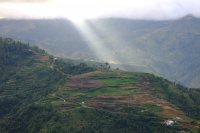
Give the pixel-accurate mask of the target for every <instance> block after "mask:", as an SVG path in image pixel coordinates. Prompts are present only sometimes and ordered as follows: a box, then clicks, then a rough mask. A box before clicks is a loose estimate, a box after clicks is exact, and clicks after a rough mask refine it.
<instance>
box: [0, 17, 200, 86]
mask: <svg viewBox="0 0 200 133" xmlns="http://www.w3.org/2000/svg"><path fill="white" fill-rule="evenodd" d="M199 29H200V19H199V18H195V17H193V16H191V15H188V16H185V17H183V18H180V19H178V20H166V21H150V20H132V19H121V18H107V19H97V20H88V21H87V22H86V23H85V24H83V25H76V24H73V23H72V22H70V21H68V20H62V19H52V20H48V19H47V20H4V19H2V20H0V34H2V36H8V37H12V38H15V39H18V40H22V41H25V42H30V43H31V44H35V45H38V46H39V47H41V48H43V49H45V50H47V51H49V52H50V53H52V54H54V55H57V56H61V57H67V58H73V59H84V60H85V59H87V60H96V61H106V62H110V63H111V65H112V66H114V67H119V68H120V69H123V70H128V71H142V72H149V73H154V74H156V75H159V76H164V77H166V78H167V79H169V80H173V81H175V82H177V83H181V84H183V85H185V86H187V87H192V88H200V77H199V74H198V73H199V72H200V67H199V66H200V61H199V59H198V58H199V56H200V45H199V42H200V38H199V34H200V30H199Z"/></svg>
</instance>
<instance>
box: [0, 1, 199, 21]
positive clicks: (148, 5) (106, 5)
mask: <svg viewBox="0 0 200 133" xmlns="http://www.w3.org/2000/svg"><path fill="white" fill-rule="evenodd" d="M187 14H192V15H194V16H198V17H199V16H200V0H0V18H52V17H66V18H69V19H74V20H75V19H77V20H78V19H84V18H97V17H127V18H136V19H161V20H162V19H174V18H179V17H182V16H185V15H187Z"/></svg>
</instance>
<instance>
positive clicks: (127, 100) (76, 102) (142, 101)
mask: <svg viewBox="0 0 200 133" xmlns="http://www.w3.org/2000/svg"><path fill="white" fill-rule="evenodd" d="M148 76H149V77H151V76H150V75H148ZM148 76H147V77H146V75H145V74H141V73H129V72H123V71H112V72H99V71H95V72H90V73H86V74H82V75H76V76H72V77H71V78H69V80H68V82H67V83H66V84H64V85H63V86H61V87H60V88H58V90H57V91H56V92H54V93H53V94H51V95H50V97H53V98H50V99H51V101H52V104H54V105H55V106H56V107H57V109H58V110H59V111H61V112H68V111H72V112H73V111H76V110H77V109H92V110H100V111H105V112H111V113H117V114H122V115H123V114H129V113H130V112H129V111H130V110H131V109H136V110H137V111H138V112H140V113H141V114H144V115H145V114H146V113H150V114H154V115H155V116H154V117H155V119H158V118H159V123H160V124H161V125H165V122H166V121H169V120H171V121H173V122H174V125H173V126H174V127H175V128H177V130H180V131H181V130H183V131H195V130H197V128H198V126H199V125H198V124H197V123H194V120H192V119H191V118H189V117H188V116H186V114H185V113H184V112H183V111H181V109H180V108H179V107H177V106H176V105H174V104H172V103H170V102H168V101H167V100H165V99H161V98H159V97H157V96H156V95H155V94H154V93H157V92H155V88H153V85H152V83H150V82H149V79H148ZM59 97H61V98H59ZM129 109H130V110H129ZM151 117H152V116H151ZM157 117H158V118H157ZM173 126H172V127H173ZM170 128H171V127H170Z"/></svg>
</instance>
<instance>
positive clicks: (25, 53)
mask: <svg viewBox="0 0 200 133" xmlns="http://www.w3.org/2000/svg"><path fill="white" fill-rule="evenodd" d="M0 42H1V43H0V47H1V48H0V50H1V52H0V53H1V56H0V58H1V62H0V68H1V69H0V72H1V77H0V81H1V84H0V109H1V110H0V132H11V133H12V132H13V133H17V132H20V133H22V132H53V133H55V132H133V131H135V132H147V133H148V132H159V133H160V132H178V131H182V130H184V131H193V130H196V129H197V127H198V124H197V122H198V120H199V119H200V118H199V117H200V116H199V114H200V113H199V110H200V109H199V98H198V97H199V96H200V92H199V91H198V90H190V91H187V89H185V88H183V87H181V86H174V85H173V84H172V83H171V82H169V81H167V80H164V79H162V78H158V77H155V76H153V75H150V74H144V73H128V72H123V71H112V72H98V71H95V72H89V73H86V72H87V71H92V69H85V67H84V69H80V68H82V67H83V66H84V65H83V64H82V65H78V66H73V65H69V64H68V63H64V62H62V61H56V62H55V64H54V65H52V62H53V61H52V57H51V56H49V55H48V54H47V53H45V52H44V51H42V50H39V49H37V48H31V47H29V46H27V45H25V44H21V43H19V42H14V41H13V40H9V39H8V40H5V39H3V40H2V39H1V41H0ZM78 68H79V69H78ZM69 70H71V72H70V71H69ZM75 70H76V71H75ZM77 70H81V71H79V72H84V71H85V73H84V74H78V73H77ZM168 119H173V120H175V121H177V122H176V124H175V125H174V126H166V125H165V124H163V122H164V121H165V120H168Z"/></svg>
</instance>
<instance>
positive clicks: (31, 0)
mask: <svg viewBox="0 0 200 133" xmlns="http://www.w3.org/2000/svg"><path fill="white" fill-rule="evenodd" d="M49 1H50V0H0V3H43V2H49Z"/></svg>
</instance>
